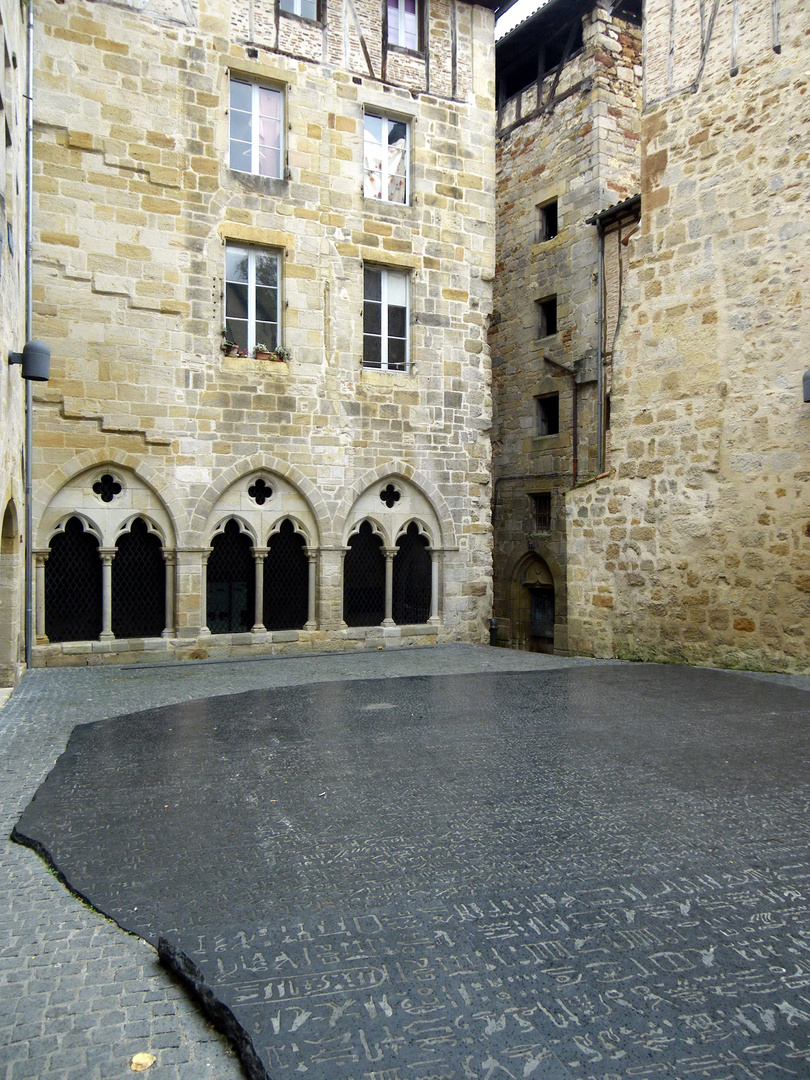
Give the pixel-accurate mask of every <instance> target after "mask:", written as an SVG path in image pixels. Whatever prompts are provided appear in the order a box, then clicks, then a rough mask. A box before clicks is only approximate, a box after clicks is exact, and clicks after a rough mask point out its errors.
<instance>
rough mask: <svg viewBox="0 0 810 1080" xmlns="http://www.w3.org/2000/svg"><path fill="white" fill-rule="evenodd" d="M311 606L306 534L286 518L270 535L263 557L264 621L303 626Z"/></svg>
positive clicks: (287, 626)
mask: <svg viewBox="0 0 810 1080" xmlns="http://www.w3.org/2000/svg"><path fill="white" fill-rule="evenodd" d="M308 609H309V560H308V558H307V553H306V541H305V540H304V537H303V536H302V535H301V534H300V533H297V532H296V531H295V526H294V525H293V523H292V522H291V521H290V519H289V518H286V519H285V520H284V521H282V523H281V528H280V529H279V531H278V532H277V533H274V535H273V536H271V537H270V540H269V541H268V544H267V557H266V558H265V560H264V625H265V627H266V628H267V629H268V630H302V629H303V628H304V624H305V623H306V621H307V614H308Z"/></svg>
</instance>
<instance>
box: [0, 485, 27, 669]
mask: <svg viewBox="0 0 810 1080" xmlns="http://www.w3.org/2000/svg"><path fill="white" fill-rule="evenodd" d="M22 563H23V560H22V548H21V546H20V534H19V522H18V520H17V508H16V506H15V505H14V501H13V499H12V500H9V502H8V505H7V506H6V508H5V511H4V513H3V525H2V535H1V536H0V686H12V685H13V684H14V682H15V681H16V674H17V666H18V661H19V636H20V624H21V619H20V613H21V611H22V570H23V566H22Z"/></svg>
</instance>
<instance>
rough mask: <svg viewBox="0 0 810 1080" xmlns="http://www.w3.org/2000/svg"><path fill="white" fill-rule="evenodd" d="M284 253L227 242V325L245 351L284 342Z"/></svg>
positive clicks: (229, 335) (232, 336)
mask: <svg viewBox="0 0 810 1080" xmlns="http://www.w3.org/2000/svg"><path fill="white" fill-rule="evenodd" d="M280 312H281V255H280V254H279V252H277V251H270V250H268V249H266V248H258V247H247V246H245V245H243V244H227V245H226V248H225V327H226V330H227V333H228V337H229V339H230V340H231V341H233V342H235V343H236V345H237V346H238V347H239V349H240V350H241V351H242V352H244V353H252V352H253V350H254V349H255V348H256V346H257V345H264V346H265V347H266V349H267V350H268V351H269V352H272V351H273V350H274V349H276V348H277V347H278V346H279V345H280V344H281V338H280V329H279V327H280Z"/></svg>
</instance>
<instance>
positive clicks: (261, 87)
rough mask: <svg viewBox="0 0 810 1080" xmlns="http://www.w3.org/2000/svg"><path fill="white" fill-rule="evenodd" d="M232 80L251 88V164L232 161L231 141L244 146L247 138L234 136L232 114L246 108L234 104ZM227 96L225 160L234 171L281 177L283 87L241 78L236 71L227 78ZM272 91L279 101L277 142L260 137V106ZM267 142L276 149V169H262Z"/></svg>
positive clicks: (241, 111) (282, 165)
mask: <svg viewBox="0 0 810 1080" xmlns="http://www.w3.org/2000/svg"><path fill="white" fill-rule="evenodd" d="M234 84H238V85H239V86H246V87H248V88H249V89H250V90H251V113H250V135H251V138H250V163H249V164H250V167H249V168H242V167H241V163H240V164H234V144H236V145H237V146H247V145H248V144H247V140H242V139H236V138H235V137H234V118H235V116H236V115H238V114H241V115H246V110H242V109H235V108H234V104H233V93H232V88H233V85H234ZM229 91H230V100H229V108H228V164H229V167H230V168H231V169H233V170H234V172H244V173H250V174H252V175H253V176H268V177H270V178H271V179H276V180H280V179H282V178H283V177H284V114H285V108H284V91H283V90H282V89H281V88H280V87H278V86H269V85H267V84H266V83H260V82H253V81H252V80H251V79H247V78H241V77H240V76H239V75H238V74H231V77H230V81H229ZM263 94H265V95H268V94H269V95H271V96H272V98H273V99H274V100H275V101H277V102H278V114H279V115H278V146H277V147H275V146H273V145H272V144H270V143H266V144H265V143H263V142H262V139H261V106H262V95H263ZM265 145H266V146H268V147H269V148H270V149H272V150H276V151H277V153H278V166H277V171H275V172H262V167H261V151H262V149H263V148H264V146H265Z"/></svg>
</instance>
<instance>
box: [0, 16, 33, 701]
mask: <svg viewBox="0 0 810 1080" xmlns="http://www.w3.org/2000/svg"><path fill="white" fill-rule="evenodd" d="M0 20H1V21H0V26H1V27H2V43H3V46H4V62H3V66H2V69H0V72H1V73H0V95H2V106H1V107H0V116H2V118H3V120H4V121H5V123H4V131H3V138H2V140H0V344H1V345H2V350H1V356H0V360H1V361H2V362H0V523H1V524H0V529H2V535H1V536H0V686H10V685H13V684H14V683H15V682H16V681H17V678H18V676H19V673H20V671H21V670H22V669H21V660H22V657H21V647H22V643H21V632H22V607H23V602H24V600H23V594H24V550H23V541H22V536H23V532H24V518H25V490H24V480H23V445H24V441H25V384H24V382H23V379H22V371H21V368H20V367H18V366H10V365H9V364H8V362H7V359H8V354H9V352H20V351H21V350H22V348H23V346H24V344H25V117H26V111H25V98H24V96H23V95H24V93H25V90H26V80H27V74H26V72H27V65H26V42H25V27H24V23H23V11H22V10H21V8H20V5H19V4H17V3H14V0H0Z"/></svg>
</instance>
